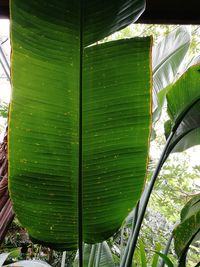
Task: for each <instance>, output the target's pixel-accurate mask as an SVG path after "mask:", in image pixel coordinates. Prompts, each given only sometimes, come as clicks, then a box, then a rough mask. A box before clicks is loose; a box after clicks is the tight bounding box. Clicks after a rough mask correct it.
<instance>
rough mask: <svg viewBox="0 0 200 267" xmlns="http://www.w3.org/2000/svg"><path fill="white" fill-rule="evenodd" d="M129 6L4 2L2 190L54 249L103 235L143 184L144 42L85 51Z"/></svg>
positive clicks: (147, 83)
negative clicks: (5, 160) (6, 70)
mask: <svg viewBox="0 0 200 267" xmlns="http://www.w3.org/2000/svg"><path fill="white" fill-rule="evenodd" d="M103 3H105V1H103ZM134 3H140V6H142V5H143V1H131V2H130V1H109V2H106V5H105V6H101V4H102V3H101V1H87V6H85V5H84V2H82V1H81V2H80V1H66V0H62V1H52V0H51V1H41V0H40V1H39V0H38V1H31V2H30V1H29V2H28V1H25V0H15V1H11V19H12V23H11V25H12V87H13V94H12V102H11V110H10V120H9V187H10V192H11V198H12V201H13V205H14V209H15V211H16V214H17V216H18V218H19V220H20V222H21V223H22V224H23V225H24V226H25V227H26V228H27V230H28V231H29V233H30V235H31V237H32V238H33V239H36V240H37V241H39V242H43V243H45V244H48V245H50V246H53V247H55V248H59V249H65V250H69V249H74V248H76V247H77V243H78V240H79V243H80V239H82V238H83V240H84V241H85V242H88V243H96V242H101V241H103V240H105V239H106V238H108V237H109V236H111V235H112V234H113V233H114V232H115V231H117V229H118V228H119V227H120V225H121V223H122V221H123V219H124V218H125V217H126V216H127V214H128V213H129V211H130V210H131V209H132V208H133V206H134V205H135V203H136V202H137V200H138V198H139V196H140V194H141V191H142V188H143V184H144V179H145V173H146V164H147V158H148V143H149V134H150V120H151V107H150V102H151V101H150V94H151V93H150V92H151V78H150V77H151V73H150V69H151V67H150V50H151V39H150V38H144V39H130V40H121V41H116V42H111V43H106V44H103V45H95V46H90V47H88V48H86V49H85V48H84V46H85V44H88V43H91V42H93V41H97V37H94V36H96V34H97V32H98V31H101V33H98V38H102V37H103V36H106V35H107V34H108V33H110V32H111V31H112V30H111V28H112V29H113V30H116V29H119V28H121V27H122V24H123V25H124V23H125V22H126V21H129V19H130V17H131V16H132V15H133V14H136V13H137V12H139V11H138V8H133V4H134ZM96 4H98V5H97V7H99V6H101V9H98V12H97V11H95V10H96V8H97V7H96ZM90 5H91V6H90ZM139 10H140V9H139ZM95 12H96V13H95ZM79 13H81V19H80V16H79V15H80V14H79ZM94 14H96V15H95V16H94ZM116 14H117V15H116ZM90 16H91V18H90ZM80 21H81V23H80ZM111 21H112V23H110V22H111ZM122 22H123V23H122ZM91 24H92V26H91ZM105 24H106V26H107V28H108V29H109V30H106V27H104V26H105ZM84 25H85V27H83V26H84ZM99 25H101V27H100V26H99ZM90 27H91V28H90ZM96 29H97V31H96ZM79 37H80V38H79ZM83 39H85V40H86V41H85V44H83Z"/></svg>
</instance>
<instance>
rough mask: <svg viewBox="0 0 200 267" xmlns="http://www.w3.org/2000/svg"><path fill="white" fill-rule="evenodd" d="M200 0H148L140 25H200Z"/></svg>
mask: <svg viewBox="0 0 200 267" xmlns="http://www.w3.org/2000/svg"><path fill="white" fill-rule="evenodd" d="M199 10H200V1H199V0H190V1H186V0H146V10H145V12H144V13H143V14H142V16H141V17H140V18H139V20H138V22H139V23H148V24H200V13H199Z"/></svg>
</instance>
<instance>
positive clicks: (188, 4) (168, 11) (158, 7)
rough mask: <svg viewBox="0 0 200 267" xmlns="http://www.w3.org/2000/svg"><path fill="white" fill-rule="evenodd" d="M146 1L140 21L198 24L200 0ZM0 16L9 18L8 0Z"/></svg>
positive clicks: (0, 6)
mask: <svg viewBox="0 0 200 267" xmlns="http://www.w3.org/2000/svg"><path fill="white" fill-rule="evenodd" d="M27 1H29V0H27ZM44 1H45V0H44ZM46 1H48V0H46ZM69 1H70V0H69ZM146 3H147V5H146V10H145V12H144V13H143V14H142V16H141V17H140V18H139V20H138V22H140V23H148V24H150V23H151V24H200V12H199V10H200V0H190V1H186V0H146ZM0 18H9V0H0Z"/></svg>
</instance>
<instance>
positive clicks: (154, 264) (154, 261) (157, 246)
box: [151, 243, 161, 267]
mask: <svg viewBox="0 0 200 267" xmlns="http://www.w3.org/2000/svg"><path fill="white" fill-rule="evenodd" d="M155 250H156V251H157V252H160V250H161V244H160V243H157V244H156V247H155ZM158 259H159V255H158V253H155V254H154V256H153V261H152V265H151V267H157V264H158Z"/></svg>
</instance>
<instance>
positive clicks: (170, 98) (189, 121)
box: [166, 65, 200, 152]
mask: <svg viewBox="0 0 200 267" xmlns="http://www.w3.org/2000/svg"><path fill="white" fill-rule="evenodd" d="M199 86H200V65H195V66H192V67H190V68H189V69H188V70H187V72H185V74H183V75H182V76H181V77H180V79H179V80H178V81H177V82H176V83H174V84H173V85H171V86H170V87H169V88H168V93H167V104H168V113H169V115H170V117H171V120H172V122H171V125H172V127H175V128H177V129H176V131H175V134H174V137H173V139H172V140H171V142H170V148H169V150H170V151H171V150H173V151H174V152H178V151H183V150H184V149H186V148H188V147H191V146H193V145H197V144H199V143H200V136H199V133H200V131H199V128H200V91H199ZM173 125H174V126H173ZM170 130H171V129H170V127H168V128H167V131H166V135H168V134H169V132H170Z"/></svg>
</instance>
